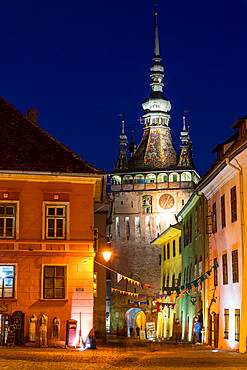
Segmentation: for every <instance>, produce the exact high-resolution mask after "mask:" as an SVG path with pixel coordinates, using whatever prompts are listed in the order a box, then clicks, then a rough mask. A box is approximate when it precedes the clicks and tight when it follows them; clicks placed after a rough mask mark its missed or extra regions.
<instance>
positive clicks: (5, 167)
mask: <svg viewBox="0 0 247 370" xmlns="http://www.w3.org/2000/svg"><path fill="white" fill-rule="evenodd" d="M0 128H1V136H0V145H1V151H0V158H1V160H0V319H1V320H0V333H1V336H0V342H1V343H0V344H10V343H15V344H24V343H33V345H44V346H46V345H53V344H62V345H64V344H65V342H66V325H67V320H70V319H73V320H76V322H72V323H71V330H70V331H69V332H68V333H67V334H68V335H67V344H69V345H75V346H77V345H78V344H79V342H80V341H85V339H86V337H87V336H88V334H89V332H90V330H91V329H92V327H93V302H94V296H93V272H94V271H93V270H94V267H93V266H94V256H95V253H94V232H93V228H94V203H95V202H103V201H104V199H103V198H104V195H105V182H106V181H104V180H105V176H106V175H105V173H104V172H103V171H101V170H98V169H96V168H94V167H93V166H91V165H90V164H88V163H87V162H85V161H84V160H83V159H81V158H80V157H79V156H78V155H76V154H75V153H73V152H72V151H71V150H69V149H68V148H67V147H65V146H64V145H63V144H61V143H60V142H59V141H57V140H56V139H54V138H53V137H52V136H50V135H49V134H48V133H47V132H45V131H44V130H43V129H42V128H41V127H40V126H39V125H38V124H37V111H36V110H29V111H28V116H25V115H24V114H23V113H21V112H19V111H17V110H16V109H15V108H14V107H13V106H11V105H10V104H9V103H7V102H6V101H5V100H4V99H2V98H0Z"/></svg>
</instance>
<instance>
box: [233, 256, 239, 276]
mask: <svg viewBox="0 0 247 370" xmlns="http://www.w3.org/2000/svg"><path fill="white" fill-rule="evenodd" d="M232 282H233V283H238V282H239V277H238V250H237V249H236V250H235V251H232Z"/></svg>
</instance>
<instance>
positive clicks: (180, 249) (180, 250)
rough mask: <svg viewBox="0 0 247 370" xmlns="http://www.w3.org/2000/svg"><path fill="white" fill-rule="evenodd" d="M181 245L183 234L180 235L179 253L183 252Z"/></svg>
mask: <svg viewBox="0 0 247 370" xmlns="http://www.w3.org/2000/svg"><path fill="white" fill-rule="evenodd" d="M181 245H182V243H181V236H180V237H179V254H181V253H182V248H181Z"/></svg>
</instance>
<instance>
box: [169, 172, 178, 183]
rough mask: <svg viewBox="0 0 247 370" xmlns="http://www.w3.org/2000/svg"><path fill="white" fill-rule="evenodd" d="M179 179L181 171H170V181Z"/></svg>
mask: <svg viewBox="0 0 247 370" xmlns="http://www.w3.org/2000/svg"><path fill="white" fill-rule="evenodd" d="M179 180H180V178H179V173H177V172H172V173H170V175H169V182H177V181H179Z"/></svg>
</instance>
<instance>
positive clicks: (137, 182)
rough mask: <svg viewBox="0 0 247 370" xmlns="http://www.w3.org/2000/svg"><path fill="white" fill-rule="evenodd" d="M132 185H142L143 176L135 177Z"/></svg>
mask: <svg viewBox="0 0 247 370" xmlns="http://www.w3.org/2000/svg"><path fill="white" fill-rule="evenodd" d="M134 183H135V184H144V176H143V175H135V177H134Z"/></svg>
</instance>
